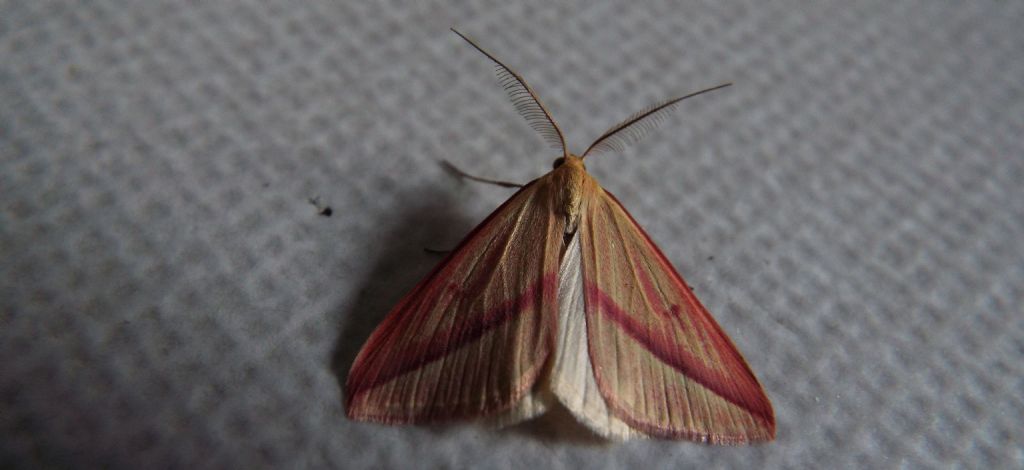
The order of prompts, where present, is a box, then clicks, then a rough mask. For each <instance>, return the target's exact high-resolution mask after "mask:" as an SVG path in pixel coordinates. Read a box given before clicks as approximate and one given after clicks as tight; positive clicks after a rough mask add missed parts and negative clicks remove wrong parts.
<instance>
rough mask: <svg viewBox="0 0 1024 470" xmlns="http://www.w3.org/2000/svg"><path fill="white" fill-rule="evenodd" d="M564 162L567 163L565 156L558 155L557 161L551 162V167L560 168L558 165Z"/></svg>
mask: <svg viewBox="0 0 1024 470" xmlns="http://www.w3.org/2000/svg"><path fill="white" fill-rule="evenodd" d="M564 163H565V157H558V158H556V159H555V162H554V163H552V164H551V168H552V169H554V168H558V167H560V166H562V165H563V164H564Z"/></svg>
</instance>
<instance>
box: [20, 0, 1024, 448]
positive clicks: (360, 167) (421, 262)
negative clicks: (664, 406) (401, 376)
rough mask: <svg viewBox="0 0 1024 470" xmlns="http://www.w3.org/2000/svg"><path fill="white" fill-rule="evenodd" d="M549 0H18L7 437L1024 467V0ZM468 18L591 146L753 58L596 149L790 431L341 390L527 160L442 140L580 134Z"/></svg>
mask: <svg viewBox="0 0 1024 470" xmlns="http://www.w3.org/2000/svg"><path fill="white" fill-rule="evenodd" d="M549 3H551V2H540V1H536V2H530V3H521V2H471V3H468V4H464V5H454V4H452V3H450V2H439V1H425V2H415V3H412V2H410V3H407V4H403V3H400V2H346V1H335V0H330V1H320V0H314V1H304V2H290V1H284V0H265V1H209V2H207V1H203V2H180V1H170V0H157V1H146V2H129V1H125V0H98V1H90V2H57V1H45V0H43V1H23V2H14V1H8V2H0V466H3V467H8V466H10V467H24V468H36V467H40V466H45V467H74V468H89V467H106V468H159V467H178V468H180V467H192V468H219V467H232V468H286V467H287V468H304V467H305V468H324V467H349V468H369V467H373V468H387V467H392V468H395V467H400V468H408V467H409V466H410V465H411V464H414V465H416V466H421V467H425V468H474V467H483V466H487V467H490V468H506V467H517V468H523V467H534V468H630V467H633V468H667V467H679V466H685V467H693V468H822V467H834V468H841V467H861V468H867V467H873V468H879V467H888V468H892V467H902V466H906V467H911V468H913V467H919V468H924V467H944V466H947V465H950V464H952V463H960V464H962V465H964V466H967V467H974V468H1006V467H1021V466H1024V450H1022V449H1024V447H1022V446H1021V444H1020V443H1021V442H1024V430H1022V428H1024V424H1022V423H1024V411H1022V410H1024V398H1022V397H1024V395H1022V393H1021V391H1022V390H1024V365H1022V364H1024V315H1022V313H1021V312H1022V310H1021V301H1022V298H1024V242H1022V240H1024V185H1022V184H1021V182H1022V181H1024V137H1022V135H1021V129H1024V54H1022V53H1021V51H1024V29H1022V28H1021V27H1020V25H1021V24H1024V2H1020V1H1013V0H1008V1H975V2H934V1H923V0H922V1H904V2H890V1H882V0H879V1H854V2H841V1H823V2H798V1H781V2H771V3H768V2H755V1H748V2H735V1H704V2H685V3H681V2H644V3H642V4H641V3H637V2H583V1H575V2H559V3H558V4H557V5H550V4H549ZM450 26H456V27H458V28H460V30H461V31H463V32H465V33H466V34H468V35H470V36H471V37H473V38H475V39H476V40H477V41H478V42H479V43H480V44H481V45H482V46H484V47H485V48H488V49H489V50H491V51H492V52H493V53H495V54H496V55H497V56H498V57H500V58H501V59H503V60H504V61H506V62H507V63H508V64H509V65H511V66H512V67H513V68H515V69H516V70H517V71H518V72H519V73H521V74H522V75H523V76H525V78H526V79H527V80H528V81H529V82H530V84H531V85H532V86H533V87H534V88H535V89H536V90H537V92H538V93H540V95H541V97H542V98H543V100H544V102H545V104H546V105H547V106H548V107H549V108H550V109H551V111H552V113H553V114H554V116H555V118H556V119H557V120H558V122H559V123H560V124H561V126H562V127H563V128H564V129H565V130H566V133H567V137H568V140H569V142H570V144H571V146H572V149H573V150H575V151H577V152H579V151H581V150H582V149H583V148H584V146H585V145H587V144H588V143H589V141H590V140H591V139H593V138H594V136H597V135H599V134H600V132H602V131H603V130H604V129H606V128H607V127H608V126H610V125H612V124H613V123H615V122H617V121H619V120H621V119H622V118H624V117H626V116H627V115H629V114H630V113H632V112H633V111H636V110H638V109H640V108H642V107H644V106H646V105H649V104H652V103H655V102H658V101H661V100H663V99H665V98H668V97H670V96H673V95H679V94H683V93H687V92H691V91H694V90H697V89H700V88H703V87H706V86H712V85H716V84H719V83H722V82H725V81H733V82H735V86H733V87H730V88H727V89H725V90H722V91H717V92H714V93H711V94H708V95H703V96H701V97H699V98H695V99H693V100H692V101H689V102H685V103H684V104H683V106H682V107H681V108H680V109H679V111H678V113H677V114H676V116H675V117H673V118H672V119H670V120H669V121H668V122H667V123H666V125H665V126H664V128H663V129H662V130H660V131H658V132H656V133H654V134H652V135H650V136H648V137H647V138H646V139H645V140H644V141H643V142H641V143H639V144H637V145H634V146H632V147H631V148H629V149H628V150H627V151H625V152H623V153H621V154H601V155H597V156H595V157H594V158H593V159H590V158H588V161H587V165H588V169H589V170H590V171H591V173H592V174H594V175H595V177H596V178H597V179H598V180H599V181H600V182H601V184H602V185H603V186H604V187H605V188H607V189H609V190H610V191H612V192H614V193H615V194H616V195H617V196H618V197H619V199H620V200H621V201H622V202H623V204H624V205H625V206H626V207H627V208H628V209H629V210H630V211H631V212H632V214H633V215H634V217H635V218H636V219H637V221H638V222H639V223H640V224H641V225H642V226H643V227H644V228H645V229H646V230H647V231H648V232H649V233H650V235H651V237H652V238H653V239H654V241H655V242H656V243H657V244H658V245H659V246H660V247H661V248H662V249H663V250H664V252H665V254H666V256H667V257H668V258H669V259H670V260H671V261H672V262H673V263H674V264H675V265H676V267H677V268H678V269H679V271H680V272H681V274H683V276H684V277H685V278H686V280H687V281H688V282H689V283H690V284H691V285H692V286H693V287H694V288H695V290H696V293H697V295H698V296H699V297H700V299H701V300H702V302H703V303H704V304H705V305H706V306H707V307H708V309H709V310H710V311H711V312H712V314H713V315H714V316H715V318H716V319H717V320H718V321H719V323H720V324H721V325H722V327H723V328H724V329H725V331H726V332H727V333H728V334H729V335H730V337H731V338H732V339H733V340H734V342H735V343H736V345H737V346H738V347H739V349H740V350H741V351H742V352H743V353H744V355H745V357H746V358H747V360H748V362H749V363H750V365H751V367H752V368H753V370H754V371H755V373H756V374H757V377H758V378H759V379H760V380H761V381H762V382H763V383H764V385H765V388H766V390H767V392H768V394H769V396H770V397H771V399H772V403H773V404H774V407H775V411H776V413H777V419H778V440H777V441H776V442H774V443H771V444H767V445H760V446H754V447H739V448H715V447H707V446H702V445H697V444H690V443H676V442H666V441H661V440H636V441H630V442H627V443H621V444H612V445H598V444H595V442H599V441H596V440H594V439H586V438H582V439H580V438H577V437H579V432H578V431H579V429H576V428H572V427H571V426H569V425H566V424H565V423H563V422H562V421H558V420H551V419H547V418H545V417H541V418H538V420H534V421H531V422H528V423H524V424H521V425H517V426H513V427H511V428H507V429H502V430H490V429H486V428H483V427H481V426H476V425H455V426H430V427H385V426H377V425H370V424H361V423H353V422H350V421H348V420H346V419H345V417H344V413H343V408H342V405H341V403H342V402H341V392H340V386H339V382H343V381H344V378H345V375H346V373H347V369H348V367H349V365H350V364H351V362H352V360H353V358H354V356H355V354H356V351H357V350H358V348H359V347H360V346H361V345H362V343H363V341H365V340H366V338H367V336H369V333H370V331H371V330H372V329H373V328H374V327H375V326H376V325H377V323H378V322H379V321H380V319H381V318H382V316H383V315H384V314H385V313H386V312H387V311H388V309H389V308H391V307H392V306H393V305H394V304H395V303H396V302H397V301H398V299H399V298H400V297H401V296H402V295H403V294H405V293H406V292H407V291H408V290H409V289H410V288H411V287H412V286H413V285H414V284H415V283H416V282H417V281H418V280H419V279H420V278H421V277H422V276H423V275H425V274H426V273H427V272H428V271H429V270H430V268H431V267H432V265H433V264H434V263H435V262H436V261H437V260H438V258H437V257H436V256H435V255H432V254H429V253H425V252H424V251H423V248H424V247H430V248H447V247H451V246H453V245H454V244H455V243H457V242H458V240H459V239H460V237H462V236H463V235H464V234H466V233H467V232H468V231H469V230H470V229H471V228H472V227H473V226H474V224H475V223H476V222H479V221H480V220H482V219H483V217H484V216H485V215H486V214H487V213H488V212H489V211H490V210H492V209H494V208H495V207H497V205H498V204H499V203H500V202H501V201H502V200H503V199H504V198H506V197H507V196H508V195H509V194H510V193H509V191H507V190H504V189H500V188H496V187H491V186H485V185H478V184H473V183H468V182H461V181H459V180H457V179H455V178H452V177H451V176H450V175H449V174H448V173H446V172H445V171H444V170H443V168H442V167H441V166H440V165H438V163H437V161H438V160H439V159H442V158H444V159H448V160H451V161H452V162H454V163H455V164H457V165H459V166H460V167H462V168H463V169H465V170H466V171H468V172H471V173H474V174H479V175H481V176H489V177H496V178H502V179H509V180H515V181H527V180H528V179H530V178H533V177H536V176H538V175H540V174H542V173H543V172H545V171H547V170H548V169H550V167H551V166H550V165H551V160H552V159H553V158H554V157H555V155H554V152H552V151H551V150H549V149H547V148H546V147H545V145H544V143H543V141H542V140H541V139H540V138H539V137H537V136H536V135H535V134H534V133H533V131H532V130H531V129H530V128H529V126H528V125H527V124H526V123H525V122H523V121H522V119H520V117H519V116H518V115H517V114H516V113H515V111H514V109H513V108H512V106H511V105H510V104H509V103H508V102H507V101H506V98H505V96H504V92H503V91H502V90H501V89H500V88H499V87H497V85H496V80H495V78H494V77H493V73H492V66H491V64H490V63H489V62H488V61H487V60H486V58H484V57H483V56H481V55H480V54H479V53H477V52H476V51H474V50H472V48H470V47H469V46H468V45H467V44H465V43H463V42H462V41H461V40H460V39H458V38H457V37H456V36H455V35H453V34H451V33H450V32H449V31H448V28H449V27H450ZM315 196H319V198H320V199H319V200H320V202H321V203H322V204H326V205H329V206H331V208H332V209H333V215H332V216H331V217H324V216H320V215H318V214H317V209H316V208H315V207H314V206H313V205H311V204H309V202H308V199H309V198H311V197H315ZM569 435H572V436H575V437H572V438H567V436H569Z"/></svg>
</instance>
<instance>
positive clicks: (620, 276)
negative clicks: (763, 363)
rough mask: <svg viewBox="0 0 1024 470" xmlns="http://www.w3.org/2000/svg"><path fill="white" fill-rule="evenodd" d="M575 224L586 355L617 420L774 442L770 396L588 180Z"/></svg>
mask: <svg viewBox="0 0 1024 470" xmlns="http://www.w3.org/2000/svg"><path fill="white" fill-rule="evenodd" d="M590 182H591V183H592V184H588V185H585V187H584V191H585V194H584V205H585V208H584V212H583V217H582V221H581V225H580V230H581V231H582V233H581V238H580V239H581V242H582V250H583V256H582V258H583V280H584V293H585V295H584V298H585V303H586V315H587V333H588V334H587V336H588V341H589V345H590V358H591V361H592V363H593V368H594V373H595V376H596V378H597V383H598V387H599V389H600V391H601V394H602V396H604V398H605V400H606V402H607V404H608V407H609V408H610V409H611V410H612V412H613V413H614V414H615V416H616V417H618V418H619V419H621V420H623V421H625V422H626V423H628V424H629V425H630V426H632V427H634V428H635V429H637V430H640V431H642V432H645V433H647V434H650V435H652V436H658V437H665V438H677V439H692V440H697V441H704V442H712V443H728V444H738V443H744V442H751V441H766V440H771V439H773V438H774V436H775V417H774V413H773V411H772V406H771V403H770V402H769V401H768V397H767V395H765V393H764V390H763V389H762V388H761V385H760V384H759V383H758V381H757V379H756V378H755V377H754V374H753V372H751V370H750V367H749V366H747V363H746V362H745V361H744V360H743V357H742V356H741V355H740V353H739V351H737V349H736V347H735V346H734V345H733V344H732V342H731V341H730V340H729V338H728V337H727V336H726V335H725V333H723V332H722V329H721V328H720V327H719V326H718V324H717V323H715V320H714V319H713V318H711V315H710V314H709V313H708V312H707V310H705V309H704V307H703V306H701V304H700V302H698V301H697V298H696V297H694V295H693V293H692V292H691V291H690V289H689V288H688V287H687V285H686V283H685V282H684V281H683V279H682V278H681V277H680V276H679V274H677V273H676V271H675V270H674V269H673V268H672V266H671V265H670V264H669V262H668V260H666V259H665V256H664V255H662V254H661V251H660V250H658V248H657V247H656V246H655V245H654V243H653V242H652V241H651V240H650V238H648V237H647V234H646V233H644V231H643V229H641V228H640V227H639V226H638V225H637V224H636V222H635V221H634V220H633V218H632V217H631V216H630V215H629V214H628V213H627V212H626V210H625V209H624V208H623V207H622V205H621V204H620V203H619V202H618V201H617V200H616V199H615V198H614V197H613V196H612V195H611V194H610V193H608V192H606V191H605V190H604V189H602V188H601V187H600V186H598V185H597V183H596V182H594V181H593V180H590Z"/></svg>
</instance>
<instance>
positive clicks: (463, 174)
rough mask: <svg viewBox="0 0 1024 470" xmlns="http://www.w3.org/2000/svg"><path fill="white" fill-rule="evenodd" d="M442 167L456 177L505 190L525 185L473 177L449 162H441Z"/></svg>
mask: <svg viewBox="0 0 1024 470" xmlns="http://www.w3.org/2000/svg"><path fill="white" fill-rule="evenodd" d="M441 166H443V167H444V169H445V170H448V171H449V172H451V173H453V174H455V176H458V177H460V178H466V179H470V180H473V181H479V182H481V183H489V184H495V185H498V186H501V187H503V188H522V187H523V185H521V184H519V183H512V182H509V181H500V180H492V179H490V178H481V177H479V176H473V175H471V174H469V173H466V172H465V171H462V170H460V169H459V167H457V166H455V165H453V164H452V162H449V161H448V160H441Z"/></svg>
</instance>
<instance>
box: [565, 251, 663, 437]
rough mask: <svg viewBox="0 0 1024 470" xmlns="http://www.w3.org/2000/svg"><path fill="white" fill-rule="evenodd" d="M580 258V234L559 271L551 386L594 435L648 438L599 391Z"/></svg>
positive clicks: (566, 254)
mask: <svg viewBox="0 0 1024 470" xmlns="http://www.w3.org/2000/svg"><path fill="white" fill-rule="evenodd" d="M581 256H582V249H581V248H580V234H579V231H577V232H576V233H575V234H574V235H573V237H572V241H571V242H570V243H569V246H568V248H566V251H565V255H564V256H563V257H562V264H561V266H560V267H559V270H558V343H557V346H556V347H555V362H554V364H553V365H552V367H551V373H550V375H549V382H548V386H549V387H550V390H551V392H552V393H554V395H555V396H556V397H557V398H558V401H559V402H561V403H562V405H564V406H565V407H566V408H567V409H568V410H569V411H570V412H571V413H572V414H573V415H574V416H575V417H576V419H578V420H579V421H580V422H581V423H583V424H584V425H585V426H586V427H587V428H589V429H590V430H591V431H594V432H595V433H597V434H599V435H601V436H603V437H606V438H612V439H629V438H635V437H646V435H645V434H643V433H641V432H639V431H637V430H635V429H633V428H631V427H629V425H627V424H626V423H624V422H622V421H621V420H619V419H618V418H616V417H615V416H613V415H612V412H611V410H609V409H608V406H607V405H606V404H605V401H604V398H603V397H602V396H601V392H600V391H599V390H598V388H597V381H596V379H595V378H594V369H593V366H592V365H591V364H590V351H589V349H588V339H587V323H586V316H585V313H584V304H583V269H582V268H581V265H580V257H581Z"/></svg>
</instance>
